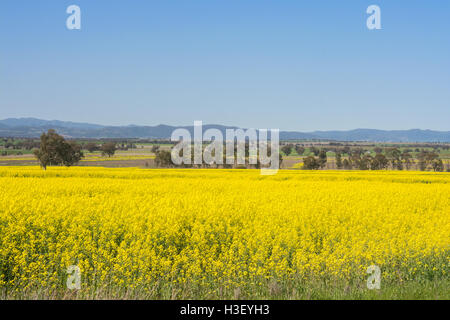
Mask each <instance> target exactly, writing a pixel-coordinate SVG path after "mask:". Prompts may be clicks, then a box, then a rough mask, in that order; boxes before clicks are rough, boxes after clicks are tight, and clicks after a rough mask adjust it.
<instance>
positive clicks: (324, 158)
mask: <svg viewBox="0 0 450 320" xmlns="http://www.w3.org/2000/svg"><path fill="white" fill-rule="evenodd" d="M318 161H319V164H320V168H321V169H322V168H324V167H325V165H326V164H327V151H326V150H325V149H322V150H320V152H319V160H318Z"/></svg>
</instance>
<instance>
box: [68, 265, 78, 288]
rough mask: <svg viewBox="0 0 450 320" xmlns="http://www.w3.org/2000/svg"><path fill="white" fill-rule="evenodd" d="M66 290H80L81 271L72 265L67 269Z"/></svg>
mask: <svg viewBox="0 0 450 320" xmlns="http://www.w3.org/2000/svg"><path fill="white" fill-rule="evenodd" d="M67 274H68V276H67V282H66V285H67V289H69V290H80V289H81V271H80V267H78V266H75V265H72V266H68V267H67Z"/></svg>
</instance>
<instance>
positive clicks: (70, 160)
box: [34, 129, 84, 170]
mask: <svg viewBox="0 0 450 320" xmlns="http://www.w3.org/2000/svg"><path fill="white" fill-rule="evenodd" d="M34 155H35V156H36V158H37V159H38V161H39V164H40V166H41V167H42V168H43V169H44V170H46V169H47V166H51V165H54V166H57V165H64V166H67V167H69V166H71V165H74V164H75V163H77V162H79V161H80V160H81V159H82V158H83V157H84V155H83V152H82V150H81V146H80V145H79V144H77V143H76V142H74V141H71V142H67V141H66V140H65V139H64V138H63V137H62V136H60V135H59V134H57V133H56V131H55V130H53V129H50V130H48V132H47V133H43V134H42V135H41V140H40V145H39V149H35V150H34Z"/></svg>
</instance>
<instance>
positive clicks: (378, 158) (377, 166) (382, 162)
mask: <svg viewBox="0 0 450 320" xmlns="http://www.w3.org/2000/svg"><path fill="white" fill-rule="evenodd" d="M388 166H389V160H388V159H387V158H386V157H385V156H384V155H383V154H381V153H377V154H376V155H375V157H374V158H373V160H372V164H371V166H370V168H371V169H372V170H383V169H386V168H387V167H388Z"/></svg>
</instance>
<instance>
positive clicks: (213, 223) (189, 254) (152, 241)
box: [0, 159, 450, 299]
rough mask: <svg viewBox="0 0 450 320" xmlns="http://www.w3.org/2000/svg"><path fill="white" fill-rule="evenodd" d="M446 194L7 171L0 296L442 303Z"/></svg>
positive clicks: (364, 180) (402, 182)
mask: <svg viewBox="0 0 450 320" xmlns="http://www.w3.org/2000/svg"><path fill="white" fill-rule="evenodd" d="M93 160H95V159H93ZM105 162H107V161H105ZM449 194H450V174H449V173H445V172H443V173H434V172H413V171H356V170H353V171H345V170H341V171H333V170H328V171H325V170H321V171H298V170H281V171H280V172H279V173H278V174H277V175H274V176H261V175H260V174H259V170H238V169H230V170H223V169H217V170H206V169H196V170H192V169H139V168H102V167H70V168H65V167H49V168H48V169H47V170H46V171H44V170H41V169H40V168H39V167H38V166H32V165H28V166H4V167H0V203H1V204H2V205H1V207H0V296H1V297H2V298H7V299H9V298H11V299H13V298H19V299H20V298H45V299H47V298H50V299H53V298H73V299H90V298H100V299H101V298H137V299H192V298H194V299H195V298H196V299H226V298H236V299H241V298H253V299H263V298H268V299H318V298H332V299H338V298H344V299H345V298H368V299H377V298H381V299H383V298H398V299H401V298H404V299H408V298H413V299H414V298H426V299H448V298H449V296H448V286H449V284H450V283H449V276H448V272H449V266H450V238H449V234H450V197H449ZM70 265H76V266H78V267H79V268H80V271H81V289H80V290H75V291H73V290H68V289H67V288H66V280H67V272H66V270H67V267H68V266H70ZM371 265H376V266H379V267H380V269H381V289H380V290H369V289H368V288H367V286H366V279H367V277H368V275H367V274H366V270H367V268H368V267H369V266H371Z"/></svg>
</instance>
